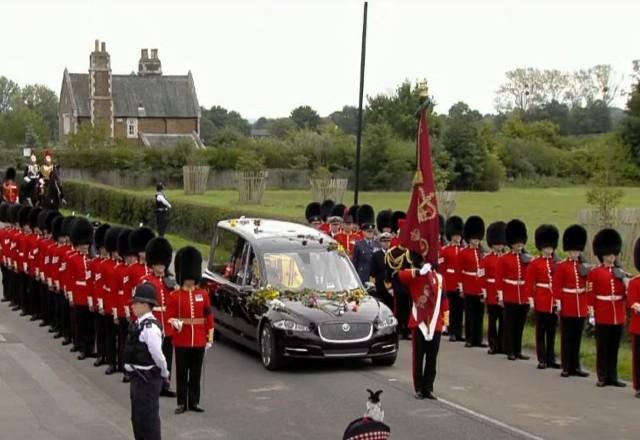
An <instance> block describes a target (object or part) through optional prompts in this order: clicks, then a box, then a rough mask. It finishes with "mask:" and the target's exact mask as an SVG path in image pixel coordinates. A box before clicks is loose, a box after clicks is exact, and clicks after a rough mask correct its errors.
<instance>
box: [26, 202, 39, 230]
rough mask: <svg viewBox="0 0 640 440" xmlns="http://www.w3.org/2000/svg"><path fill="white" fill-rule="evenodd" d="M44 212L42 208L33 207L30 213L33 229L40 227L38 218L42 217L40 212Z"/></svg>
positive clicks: (30, 222)
mask: <svg viewBox="0 0 640 440" xmlns="http://www.w3.org/2000/svg"><path fill="white" fill-rule="evenodd" d="M41 212H42V208H40V207H39V206H36V207H35V208H31V212H30V213H29V226H31V229H35V228H40V225H39V224H38V218H39V217H40V213H41Z"/></svg>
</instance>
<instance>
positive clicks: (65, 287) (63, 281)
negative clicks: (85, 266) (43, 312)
mask: <svg viewBox="0 0 640 440" xmlns="http://www.w3.org/2000/svg"><path fill="white" fill-rule="evenodd" d="M75 254H76V250H75V249H74V248H73V247H72V246H71V245H69V244H65V250H64V252H63V253H62V256H61V257H60V266H59V267H58V277H59V278H60V287H61V288H62V291H63V292H64V293H65V294H66V295H67V297H68V295H69V291H70V290H71V277H70V273H71V271H70V270H69V262H70V261H71V257H73V256H74V255H75Z"/></svg>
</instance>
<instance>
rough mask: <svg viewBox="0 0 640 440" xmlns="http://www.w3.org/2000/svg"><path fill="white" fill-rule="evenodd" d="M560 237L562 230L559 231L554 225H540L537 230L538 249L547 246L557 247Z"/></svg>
mask: <svg viewBox="0 0 640 440" xmlns="http://www.w3.org/2000/svg"><path fill="white" fill-rule="evenodd" d="M559 238H560V232H558V228H556V227H555V226H553V225H540V226H538V227H537V228H536V232H535V239H536V249H538V250H539V251H541V250H542V249H543V248H546V247H552V248H553V249H556V248H557V247H558V239H559Z"/></svg>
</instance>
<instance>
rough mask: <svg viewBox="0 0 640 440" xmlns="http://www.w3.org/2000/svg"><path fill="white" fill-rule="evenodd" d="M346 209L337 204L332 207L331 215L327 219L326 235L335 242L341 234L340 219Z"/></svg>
mask: <svg viewBox="0 0 640 440" xmlns="http://www.w3.org/2000/svg"><path fill="white" fill-rule="evenodd" d="M346 209H347V207H346V206H344V205H343V204H342V203H338V204H337V205H336V206H334V207H333V210H332V211H331V215H330V216H329V218H328V219H327V222H328V225H329V230H328V231H327V235H328V236H329V237H331V238H333V239H334V240H337V238H338V235H339V234H340V233H341V232H342V219H343V217H344V212H345V210H346Z"/></svg>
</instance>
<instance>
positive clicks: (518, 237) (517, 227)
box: [505, 219, 528, 246]
mask: <svg viewBox="0 0 640 440" xmlns="http://www.w3.org/2000/svg"><path fill="white" fill-rule="evenodd" d="M505 237H506V238H507V244H508V245H509V246H513V245H514V244H516V243H523V244H526V243H527V238H528V236H527V225H525V224H524V222H523V221H522V220H518V219H513V220H511V221H510V222H509V223H507V227H506V229H505Z"/></svg>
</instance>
